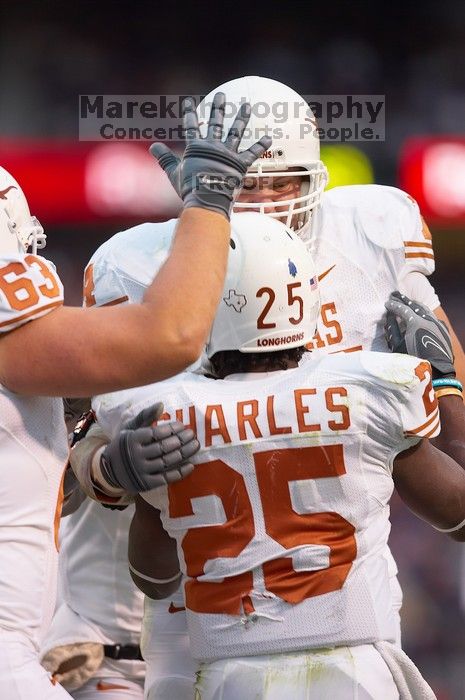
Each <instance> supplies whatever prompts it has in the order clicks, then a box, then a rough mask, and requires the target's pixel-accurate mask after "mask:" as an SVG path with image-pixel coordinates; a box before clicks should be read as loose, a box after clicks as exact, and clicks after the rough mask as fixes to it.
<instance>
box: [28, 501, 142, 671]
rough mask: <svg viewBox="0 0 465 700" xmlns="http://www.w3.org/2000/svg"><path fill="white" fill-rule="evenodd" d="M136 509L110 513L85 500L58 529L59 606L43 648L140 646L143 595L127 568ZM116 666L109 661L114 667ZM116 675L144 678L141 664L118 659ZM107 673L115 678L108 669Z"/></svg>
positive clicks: (128, 508)
mask: <svg viewBox="0 0 465 700" xmlns="http://www.w3.org/2000/svg"><path fill="white" fill-rule="evenodd" d="M133 514H134V506H133V505H131V506H128V507H127V508H126V509H125V510H122V511H119V510H111V509H109V508H104V507H103V506H102V505H101V504H100V503H97V502H96V501H92V500H90V499H86V500H85V501H84V503H83V504H82V505H81V506H80V507H79V508H78V509H77V510H76V511H75V512H74V513H72V514H71V515H69V516H68V517H66V518H64V519H63V522H62V525H61V528H60V567H59V568H60V571H59V583H60V606H59V608H58V611H57V613H56V614H55V616H54V619H53V622H52V625H51V627H50V629H49V631H48V633H47V637H46V639H45V642H44V644H43V647H42V653H43V654H45V653H46V652H47V651H48V650H49V649H51V648H53V647H55V646H61V645H63V644H72V643H77V642H87V641H88V642H99V643H101V644H136V645H138V644H139V643H140V634H141V620H142V611H143V598H144V596H143V594H142V593H141V591H139V589H138V588H136V586H135V585H134V583H133V581H132V579H131V576H130V575H129V569H128V531H129V526H130V524H131V520H132V516H133ZM112 663H113V662H111V661H110V660H108V664H109V666H110V667H111V665H112ZM116 669H117V671H118V673H120V672H121V671H124V673H125V675H126V676H127V677H131V678H143V677H144V673H145V664H144V662H143V661H130V660H125V661H118V662H117V663H116ZM106 675H113V674H112V673H111V672H110V671H109V672H108V673H107V674H106Z"/></svg>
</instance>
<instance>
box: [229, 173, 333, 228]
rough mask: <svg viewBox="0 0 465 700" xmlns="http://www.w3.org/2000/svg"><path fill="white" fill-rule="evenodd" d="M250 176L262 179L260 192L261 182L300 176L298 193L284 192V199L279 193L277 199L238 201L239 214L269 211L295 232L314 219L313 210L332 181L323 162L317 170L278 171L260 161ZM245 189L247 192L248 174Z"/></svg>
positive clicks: (266, 212)
mask: <svg viewBox="0 0 465 700" xmlns="http://www.w3.org/2000/svg"><path fill="white" fill-rule="evenodd" d="M248 175H249V176H250V178H253V179H254V181H258V188H257V189H258V190H259V191H260V190H262V189H263V188H262V187H261V186H260V182H261V181H264V182H267V181H272V180H273V179H278V178H293V177H296V178H297V177H298V178H300V189H299V193H298V195H297V196H294V197H287V196H286V194H283V196H282V198H280V197H279V194H277V195H276V198H275V199H274V200H273V201H260V197H258V198H257V200H258V201H247V202H241V201H237V200H236V202H235V203H234V212H235V213H240V212H243V211H255V212H258V213H260V214H266V215H267V216H270V217H271V218H273V219H279V220H280V221H281V222H282V223H283V224H285V225H286V226H287V227H288V228H290V229H292V230H293V231H294V232H295V233H300V231H301V230H302V229H303V228H304V226H306V224H308V222H309V221H310V217H311V212H312V210H313V209H314V208H315V207H316V206H317V205H318V204H319V202H320V198H321V195H322V193H323V191H324V189H325V187H326V183H327V180H328V178H327V171H326V168H325V167H324V165H323V164H322V163H321V162H317V163H315V164H314V167H313V169H312V168H311V166H307V167H305V168H304V167H302V168H289V169H280V170H278V171H276V170H272V171H270V170H268V169H267V168H266V169H265V167H264V166H263V164H262V163H259V164H258V166H257V167H256V169H255V166H254V169H253V170H252V169H250V170H249V171H248ZM243 190H245V191H247V176H246V178H245V182H244V185H243Z"/></svg>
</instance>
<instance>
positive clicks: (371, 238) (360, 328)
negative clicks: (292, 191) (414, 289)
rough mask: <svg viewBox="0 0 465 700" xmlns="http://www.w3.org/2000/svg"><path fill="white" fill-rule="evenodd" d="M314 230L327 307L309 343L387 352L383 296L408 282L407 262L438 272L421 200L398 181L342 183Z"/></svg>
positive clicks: (323, 349) (326, 198)
mask: <svg viewBox="0 0 465 700" xmlns="http://www.w3.org/2000/svg"><path fill="white" fill-rule="evenodd" d="M312 230H313V231H314V234H313V236H312V245H311V246H310V250H311V252H312V255H313V258H314V260H315V262H316V265H317V270H318V278H319V281H320V294H321V313H320V320H319V322H318V329H317V330H318V332H317V335H316V336H315V340H314V341H313V343H312V344H311V345H310V346H309V348H310V349H312V350H313V351H314V352H315V354H321V353H327V352H341V351H345V352H351V351H355V350H361V349H363V350H376V351H381V352H387V351H388V346H387V344H386V340H385V337H384V329H383V317H384V315H385V308H384V303H385V301H386V300H387V298H388V297H389V294H390V293H391V292H392V291H394V290H396V289H399V288H400V287H401V283H400V281H399V278H400V276H401V273H403V272H405V268H406V267H407V268H408V269H411V270H415V271H417V272H421V273H423V274H425V275H430V274H431V273H432V272H433V271H434V253H433V247H432V243H431V235H430V233H429V230H428V227H427V226H426V224H425V222H424V221H423V219H422V217H421V216H420V212H419V209H418V205H417V204H416V202H415V201H414V200H413V199H412V198H411V197H410V196H409V195H407V194H406V193H405V192H402V191H401V190H398V189H396V188H394V187H385V186H382V185H354V186H346V187H335V188H334V189H332V190H329V191H328V192H325V193H324V195H323V199H322V205H321V207H320V208H319V209H317V210H316V211H315V212H314V213H313V215H312ZM418 301H422V300H421V299H419V300H418Z"/></svg>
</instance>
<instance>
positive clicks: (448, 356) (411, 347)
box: [384, 292, 455, 379]
mask: <svg viewBox="0 0 465 700" xmlns="http://www.w3.org/2000/svg"><path fill="white" fill-rule="evenodd" d="M385 307H386V309H387V317H386V323H385V326H384V329H385V332H386V340H387V343H388V345H389V347H390V349H391V350H392V351H393V352H400V353H404V354H407V355H415V356H416V357H420V358H421V359H422V360H428V362H429V363H430V364H431V366H432V368H433V378H434V379H437V378H439V377H455V367H454V353H453V351H452V342H451V339H450V335H449V331H448V329H447V326H446V324H445V323H444V322H443V321H440V320H439V319H437V318H436V316H435V315H434V313H433V312H432V311H431V310H430V309H428V308H427V307H426V306H423V305H422V304H420V303H419V302H417V301H412V299H409V298H408V297H407V296H405V294H401V293H400V292H392V294H391V295H390V296H389V299H388V301H387V302H386V304H385ZM397 318H400V319H401V323H402V326H400V325H399V322H398V320H397Z"/></svg>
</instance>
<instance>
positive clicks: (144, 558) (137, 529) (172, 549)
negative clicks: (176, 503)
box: [128, 496, 181, 600]
mask: <svg viewBox="0 0 465 700" xmlns="http://www.w3.org/2000/svg"><path fill="white" fill-rule="evenodd" d="M135 504H136V511H135V514H134V517H133V519H132V522H131V526H130V528H129V542H128V560H129V570H130V573H131V577H132V579H133V581H134V583H135V584H136V586H137V587H138V588H139V589H140V590H141V591H142V592H143V593H145V595H146V596H148V597H149V598H153V599H154V600H158V599H160V598H165V597H166V596H168V595H170V594H171V593H174V591H176V590H177V589H178V588H179V584H180V582H181V573H180V570H179V560H178V555H177V550H176V543H175V541H174V540H173V539H172V538H171V537H170V536H169V535H168V533H167V532H166V531H165V530H164V529H163V526H162V524H161V520H160V512H159V511H157V510H156V509H155V508H153V507H152V506H150V505H149V504H148V503H146V501H144V499H143V498H141V497H140V496H136V498H135Z"/></svg>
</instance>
